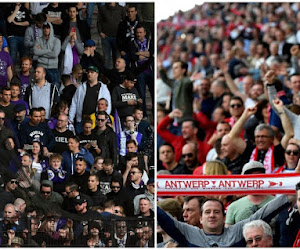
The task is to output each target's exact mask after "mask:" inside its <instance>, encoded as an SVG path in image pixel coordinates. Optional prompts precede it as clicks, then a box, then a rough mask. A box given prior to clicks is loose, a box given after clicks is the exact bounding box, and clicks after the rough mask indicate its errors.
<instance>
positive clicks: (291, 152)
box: [285, 150, 299, 156]
mask: <svg viewBox="0 0 300 250" xmlns="http://www.w3.org/2000/svg"><path fill="white" fill-rule="evenodd" d="M285 153H286V154H287V155H295V156H297V155H298V154H299V151H298V150H286V151H285Z"/></svg>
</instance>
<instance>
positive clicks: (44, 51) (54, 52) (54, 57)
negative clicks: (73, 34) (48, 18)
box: [33, 22, 61, 69]
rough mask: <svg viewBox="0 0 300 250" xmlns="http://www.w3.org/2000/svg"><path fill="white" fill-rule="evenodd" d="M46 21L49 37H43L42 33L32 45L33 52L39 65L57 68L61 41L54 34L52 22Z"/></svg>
mask: <svg viewBox="0 0 300 250" xmlns="http://www.w3.org/2000/svg"><path fill="white" fill-rule="evenodd" d="M47 23H48V24H49V26H50V35H49V39H45V37H44V35H43V36H42V37H39V38H37V39H36V41H35V45H34V47H33V54H34V55H35V56H37V57H38V59H37V60H38V65H39V66H42V67H44V68H45V69H57V68H58V55H59V53H60V50H61V42H60V40H59V39H58V38H56V37H55V36H54V31H53V27H52V24H51V23H50V22H47Z"/></svg>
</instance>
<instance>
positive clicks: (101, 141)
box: [92, 111, 118, 166]
mask: <svg viewBox="0 0 300 250" xmlns="http://www.w3.org/2000/svg"><path fill="white" fill-rule="evenodd" d="M108 119H109V116H108V114H107V113H106V112H105V111H98V112H97V113H96V128H95V129H94V130H93V131H92V133H93V134H94V135H95V137H96V140H97V144H96V145H95V147H94V149H95V151H96V153H97V154H98V155H100V156H102V157H103V158H110V159H112V161H113V164H114V166H117V156H118V152H117V136H116V133H115V132H114V131H113V129H112V128H111V127H110V126H107V121H108Z"/></svg>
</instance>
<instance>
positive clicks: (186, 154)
mask: <svg viewBox="0 0 300 250" xmlns="http://www.w3.org/2000/svg"><path fill="white" fill-rule="evenodd" d="M197 156H198V152H197V145H196V144H195V143H187V144H185V145H184V146H183V147H182V154H181V158H182V162H183V164H182V165H180V166H179V167H177V168H176V169H174V171H173V174H193V172H194V170H195V169H196V168H197V167H199V166H200V164H199V162H198V159H197Z"/></svg>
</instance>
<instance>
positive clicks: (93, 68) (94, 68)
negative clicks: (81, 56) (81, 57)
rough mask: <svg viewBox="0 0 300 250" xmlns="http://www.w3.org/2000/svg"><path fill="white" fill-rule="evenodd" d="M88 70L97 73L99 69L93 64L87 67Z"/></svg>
mask: <svg viewBox="0 0 300 250" xmlns="http://www.w3.org/2000/svg"><path fill="white" fill-rule="evenodd" d="M89 70H91V71H94V72H97V73H99V69H98V68H97V67H95V66H90V67H88V69H87V71H89Z"/></svg>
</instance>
